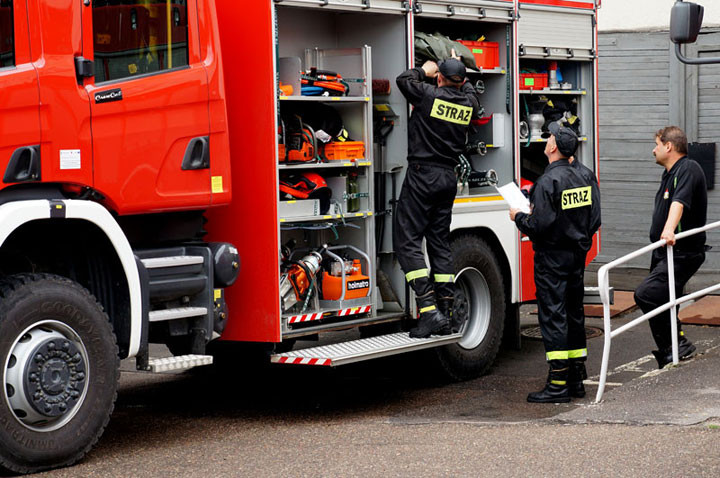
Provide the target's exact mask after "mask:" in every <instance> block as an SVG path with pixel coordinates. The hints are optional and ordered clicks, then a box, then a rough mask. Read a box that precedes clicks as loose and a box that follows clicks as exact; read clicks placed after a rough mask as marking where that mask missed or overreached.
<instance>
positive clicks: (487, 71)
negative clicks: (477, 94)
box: [466, 66, 506, 75]
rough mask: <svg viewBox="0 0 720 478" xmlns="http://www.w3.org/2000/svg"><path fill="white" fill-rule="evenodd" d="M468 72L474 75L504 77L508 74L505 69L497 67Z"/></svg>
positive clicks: (468, 70)
mask: <svg viewBox="0 0 720 478" xmlns="http://www.w3.org/2000/svg"><path fill="white" fill-rule="evenodd" d="M466 71H467V72H468V73H470V74H473V75H504V74H505V73H506V71H505V68H502V67H499V66H498V67H497V68H492V69H485V68H480V70H473V69H471V68H467V69H466Z"/></svg>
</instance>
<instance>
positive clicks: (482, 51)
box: [458, 40, 500, 70]
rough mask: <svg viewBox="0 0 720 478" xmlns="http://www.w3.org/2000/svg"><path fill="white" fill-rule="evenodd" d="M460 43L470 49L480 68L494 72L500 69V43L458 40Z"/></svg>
mask: <svg viewBox="0 0 720 478" xmlns="http://www.w3.org/2000/svg"><path fill="white" fill-rule="evenodd" d="M458 43H461V44H463V45H465V46H466V47H468V48H469V49H470V51H471V52H472V54H473V56H474V57H475V63H477V66H478V68H483V69H485V70H493V69H495V68H499V67H500V44H499V43H498V42H494V41H467V40H458Z"/></svg>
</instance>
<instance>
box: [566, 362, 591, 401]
mask: <svg viewBox="0 0 720 478" xmlns="http://www.w3.org/2000/svg"><path fill="white" fill-rule="evenodd" d="M586 378H587V370H586V369H585V359H582V360H581V359H570V371H569V372H568V391H569V392H570V396H571V397H575V398H583V397H584V396H585V385H584V384H583V380H585V379H586Z"/></svg>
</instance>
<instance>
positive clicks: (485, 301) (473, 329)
mask: <svg viewBox="0 0 720 478" xmlns="http://www.w3.org/2000/svg"><path fill="white" fill-rule="evenodd" d="M455 286H456V290H457V292H458V293H460V294H462V295H463V296H464V298H463V297H460V300H461V302H462V300H463V299H464V301H465V303H464V304H462V303H461V308H465V309H466V310H467V319H466V320H465V323H464V324H463V326H462V328H461V330H460V332H461V333H462V338H461V339H460V341H459V342H458V345H459V346H460V347H462V348H464V349H466V350H472V349H474V348H476V347H477V346H478V345H480V344H481V343H482V342H483V340H485V335H487V331H488V328H489V327H490V317H491V313H492V312H491V311H492V301H491V298H490V287H488V283H487V281H486V280H485V276H483V275H482V273H481V272H480V271H479V270H477V269H475V268H474V267H466V268H465V269H463V270H461V271H460V272H459V273H458V274H456V276H455ZM456 300H457V299H456ZM463 313H465V311H463Z"/></svg>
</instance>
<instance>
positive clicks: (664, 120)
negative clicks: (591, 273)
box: [597, 33, 671, 267]
mask: <svg viewBox="0 0 720 478" xmlns="http://www.w3.org/2000/svg"><path fill="white" fill-rule="evenodd" d="M599 42H600V44H599V48H598V50H599V53H600V82H599V88H600V96H599V100H600V187H601V191H602V218H603V228H602V253H601V256H600V257H598V259H597V261H598V262H601V263H605V262H609V261H610V260H612V259H615V258H617V257H619V256H621V255H624V254H626V253H628V252H631V251H633V250H635V249H639V248H640V247H643V246H645V245H647V244H648V242H649V239H648V230H649V229H650V215H651V213H652V207H653V200H654V197H655V192H656V190H657V187H658V184H659V180H660V176H661V175H662V172H663V170H662V168H661V167H660V166H658V165H657V164H655V160H654V159H653V155H652V150H653V147H654V141H655V133H656V132H657V130H658V129H660V128H662V127H664V126H667V125H668V124H669V123H670V84H671V82H670V54H669V39H668V35H667V33H666V34H636V33H633V34H603V35H601V36H600V40H599ZM647 263H648V259H647V258H639V259H637V260H636V261H635V262H633V263H631V264H632V265H637V266H640V267H647Z"/></svg>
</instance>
